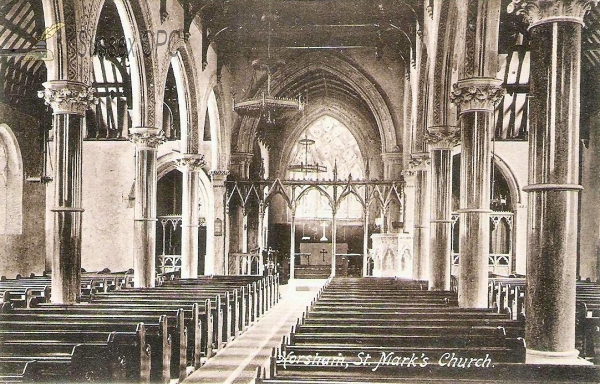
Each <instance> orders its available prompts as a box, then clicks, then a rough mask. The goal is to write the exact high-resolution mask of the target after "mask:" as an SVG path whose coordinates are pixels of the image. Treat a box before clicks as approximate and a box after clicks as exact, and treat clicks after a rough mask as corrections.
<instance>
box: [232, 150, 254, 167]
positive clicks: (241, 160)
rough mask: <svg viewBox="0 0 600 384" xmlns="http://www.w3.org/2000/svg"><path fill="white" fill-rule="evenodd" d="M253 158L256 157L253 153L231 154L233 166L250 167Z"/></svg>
mask: <svg viewBox="0 0 600 384" xmlns="http://www.w3.org/2000/svg"><path fill="white" fill-rule="evenodd" d="M252 157H254V154H253V153H249V152H233V153H232V154H231V157H230V158H231V164H232V165H244V166H246V165H248V164H250V162H251V161H252Z"/></svg>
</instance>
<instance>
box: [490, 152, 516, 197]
mask: <svg viewBox="0 0 600 384" xmlns="http://www.w3.org/2000/svg"><path fill="white" fill-rule="evenodd" d="M494 164H495V165H496V167H497V169H498V170H499V171H500V173H501V174H502V177H504V180H506V182H507V184H508V189H509V190H510V198H511V201H512V204H513V208H514V206H515V205H516V204H522V203H523V199H522V198H521V187H520V186H519V181H518V180H517V178H516V176H515V174H514V173H513V172H512V170H511V169H510V166H509V165H508V163H507V162H506V161H504V159H502V158H501V157H500V156H498V155H497V154H494Z"/></svg>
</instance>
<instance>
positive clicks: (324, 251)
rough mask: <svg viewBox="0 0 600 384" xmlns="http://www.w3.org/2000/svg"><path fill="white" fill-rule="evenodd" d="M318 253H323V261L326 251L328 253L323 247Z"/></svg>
mask: <svg viewBox="0 0 600 384" xmlns="http://www.w3.org/2000/svg"><path fill="white" fill-rule="evenodd" d="M319 253H320V254H321V255H323V261H325V255H326V254H327V253H329V252H327V251H326V250H325V248H323V249H322V250H321V252H319Z"/></svg>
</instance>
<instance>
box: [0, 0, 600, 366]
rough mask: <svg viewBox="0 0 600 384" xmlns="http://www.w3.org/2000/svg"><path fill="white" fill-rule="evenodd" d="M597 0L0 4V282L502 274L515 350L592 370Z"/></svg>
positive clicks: (470, 303) (468, 303) (458, 284)
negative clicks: (45, 277) (510, 302)
mask: <svg viewBox="0 0 600 384" xmlns="http://www.w3.org/2000/svg"><path fill="white" fill-rule="evenodd" d="M596 3H597V1H594V0H521V1H516V0H512V1H511V0H486V1H483V0H460V1H441V0H439V1H438V0H414V1H412V0H378V1H366V0H365V1H362V0H317V1H307V0H285V1H284V0H260V1H253V0H228V1H217V0H140V1H130V0H81V1H79V0H78V1H75V0H34V1H25V0H11V1H5V2H3V3H2V4H1V5H0V17H1V18H2V20H3V22H1V23H0V24H1V25H0V44H1V46H0V48H1V55H0V73H1V77H0V78H1V79H2V80H1V81H0V92H1V93H0V275H3V276H5V277H6V278H8V279H14V278H15V276H17V275H20V276H29V275H30V274H32V273H33V274H35V275H41V274H42V273H43V272H45V273H47V274H49V275H51V287H50V289H51V302H52V303H56V304H65V305H70V304H76V303H79V302H80V301H82V294H83V293H82V291H81V287H82V286H83V285H84V284H83V283H84V282H83V280H84V279H83V280H82V271H83V270H85V271H88V272H89V271H102V270H103V269H104V268H108V269H110V270H111V271H127V270H129V269H133V286H134V287H135V288H149V289H150V288H155V287H157V285H160V284H161V282H162V281H164V280H165V279H170V278H172V277H173V276H177V277H181V278H182V279H198V278H202V276H205V275H206V276H208V275H219V276H220V275H258V276H270V275H278V276H279V278H280V282H281V283H289V284H290V286H292V287H293V286H294V284H295V283H296V282H298V281H299V280H300V281H304V279H327V278H329V277H346V278H359V277H369V276H371V277H381V278H394V277H395V278H401V279H411V280H416V281H427V282H428V290H429V291H435V292H438V291H439V292H438V293H440V292H449V291H451V290H454V292H455V293H456V294H457V305H458V307H460V308H461V309H473V310H475V309H483V308H488V307H489V306H491V305H492V301H493V300H492V294H490V292H493V289H492V288H491V285H490V281H491V280H490V278H503V277H507V278H508V277H509V276H516V278H522V279H523V281H522V289H521V288H517V291H514V292H521V293H522V296H520V298H521V299H519V298H515V299H514V300H515V304H514V308H517V307H519V308H521V307H520V305H521V303H522V309H520V310H519V315H521V314H524V318H525V320H524V321H525V326H524V339H525V343H526V344H525V345H526V361H527V363H532V364H537V363H542V364H546V363H550V364H551V363H553V362H558V363H561V364H573V365H576V364H583V363H589V362H590V361H593V358H590V359H587V361H586V360H585V359H584V357H585V356H582V347H581V345H580V340H579V336H576V335H579V333H578V332H579V331H578V329H576V328H577V327H578V326H579V323H578V322H576V312H577V313H579V312H578V308H577V305H578V304H577V303H578V302H579V301H580V300H579V298H577V299H576V295H579V293H580V292H579V291H578V289H579V285H578V282H583V281H586V280H587V281H588V282H590V284H591V283H594V282H597V281H598V279H600V221H599V219H598V218H599V217H600V207H599V205H598V203H597V202H598V201H600V178H599V177H598V169H600V155H599V154H600V142H599V139H600V125H599V124H600V123H599V120H598V118H597V116H598V113H599V112H600V97H597V94H598V93H599V92H600V86H599V84H600V76H599V75H598V70H597V69H598V67H599V66H600V45H599V44H600V8H597V7H596V5H597V4H596ZM274 281H275V280H273V282H274ZM265 284H266V283H265ZM273 284H274V283H273ZM264 289H266V286H265V288H264ZM511 289H512V288H511ZM519 289H521V291H519ZM582 289H584V288H582ZM7 297H8V296H7ZM586 297H587V296H586ZM248 300H250V299H248ZM446 300H447V299H446ZM517 301H519V303H518V304H517ZM598 301H599V302H600V298H598ZM494 303H496V301H494ZM249 305H250V304H249ZM509 307H510V306H509ZM503 309H504V308H500V310H501V311H502V310H503ZM307 315H308V313H307ZM512 315H514V317H515V318H516V317H517V314H515V313H512ZM589 315H590V316H588V317H596V316H597V313H596V312H593V311H592V310H591V309H590V311H589ZM584 317H585V316H584ZM595 337H596V338H598V340H597V341H598V345H599V346H600V337H598V336H595ZM584 343H585V342H584ZM596 348H599V347H596ZM592 349H593V348H592ZM448 356H453V352H449V355H448ZM457 356H458V355H457ZM483 356H485V354H484V355H483ZM447 360H448V361H450V358H448V359H447ZM473 361H475V360H473ZM598 361H600V356H598V357H597V358H596V362H598ZM448 364H450V363H448Z"/></svg>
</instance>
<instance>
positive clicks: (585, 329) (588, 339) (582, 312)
mask: <svg viewBox="0 0 600 384" xmlns="http://www.w3.org/2000/svg"><path fill="white" fill-rule="evenodd" d="M525 284H526V279H525V278H524V277H496V278H491V279H490V280H489V283H488V300H489V307H490V308H493V309H494V310H495V311H496V312H498V313H506V314H507V315H508V316H510V317H511V318H513V319H525V316H526V313H525ZM575 300H576V310H575V317H576V323H575V325H576V328H575V329H576V333H575V336H576V337H575V339H576V342H577V345H576V347H577V349H578V350H579V356H580V357H582V358H585V359H586V360H588V361H590V362H593V363H594V364H600V284H598V283H593V282H589V281H578V282H577V284H576V295H575Z"/></svg>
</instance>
